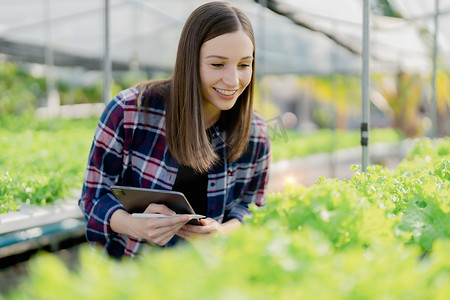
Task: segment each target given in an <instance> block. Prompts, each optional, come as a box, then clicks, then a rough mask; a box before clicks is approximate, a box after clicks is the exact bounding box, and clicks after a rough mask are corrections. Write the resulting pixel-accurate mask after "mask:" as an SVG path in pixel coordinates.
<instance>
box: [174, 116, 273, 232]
mask: <svg viewBox="0 0 450 300" xmlns="http://www.w3.org/2000/svg"><path fill="white" fill-rule="evenodd" d="M258 126H259V128H260V130H257V131H258V132H259V133H258V134H254V135H253V136H252V137H251V143H253V144H251V145H250V146H251V147H250V150H251V152H250V155H249V156H247V157H249V159H248V160H249V161H251V162H252V165H253V171H252V172H251V173H250V174H251V175H250V176H251V178H249V182H248V184H247V187H246V188H245V192H244V193H243V195H242V196H241V198H240V201H239V203H238V204H236V205H235V206H234V207H233V208H232V209H231V210H230V211H229V212H228V214H226V215H225V217H226V219H225V222H224V223H222V224H220V223H218V222H217V221H215V220H214V219H212V218H207V219H204V220H201V222H202V225H203V226H195V225H185V226H184V227H183V228H182V229H180V231H179V232H178V233H177V235H179V236H181V237H183V238H185V239H189V238H191V237H192V236H195V235H209V234H211V233H213V232H219V233H227V232H229V231H231V230H233V229H236V228H238V227H240V226H241V225H242V223H244V217H245V216H246V215H249V214H250V211H249V209H248V206H249V205H250V204H251V203H252V202H254V203H255V204H256V205H258V206H261V205H264V203H265V199H264V193H265V187H266V185H267V182H268V172H269V164H270V160H271V150H270V139H269V135H268V132H267V128H266V127H265V125H264V123H259V125H258Z"/></svg>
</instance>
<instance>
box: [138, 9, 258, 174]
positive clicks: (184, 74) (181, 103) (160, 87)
mask: <svg viewBox="0 0 450 300" xmlns="http://www.w3.org/2000/svg"><path fill="white" fill-rule="evenodd" d="M238 30H243V31H244V32H245V33H246V34H247V35H248V36H249V38H250V39H251V41H252V43H253V57H255V37H254V33H253V28H252V25H251V23H250V20H249V19H248V17H247V16H246V15H245V14H244V13H243V12H242V11H241V10H239V9H238V8H235V7H233V6H231V5H230V4H229V3H227V2H210V3H206V4H204V5H202V6H200V7H198V8H197V9H196V10H194V11H193V12H192V13H191V15H190V16H189V18H188V19H187V21H186V23H185V25H184V27H183V30H182V32H181V37H180V40H179V43H178V51H177V58H176V62H175V69H174V73H173V76H172V77H171V78H170V79H167V80H158V81H147V82H144V83H141V84H139V85H138V87H139V88H140V93H139V95H138V99H141V98H142V96H143V95H144V94H146V95H147V97H146V98H147V99H146V100H145V101H143V103H142V106H143V107H145V106H148V101H147V100H148V96H149V95H150V91H155V92H156V93H158V94H160V95H161V96H162V97H164V98H165V100H166V123H165V126H166V143H167V146H168V148H169V151H170V152H171V154H172V155H173V156H174V158H175V159H176V160H177V161H178V162H179V163H180V164H182V165H185V166H190V167H192V168H193V169H194V170H196V171H197V172H206V171H208V170H209V169H210V168H211V167H212V165H213V164H215V163H216V162H218V161H219V159H220V158H219V157H218V155H217V154H216V153H215V152H214V149H213V147H212V145H211V143H210V141H209V139H208V136H207V134H206V128H205V125H204V116H203V103H204V98H203V96H202V90H201V82H200V71H199V56H200V47H201V46H202V44H203V43H205V42H207V41H209V40H211V39H213V38H215V37H217V36H219V35H222V34H226V33H231V32H235V31H238ZM254 79H255V63H254V60H253V63H252V78H251V81H250V83H249V85H248V86H247V88H246V89H245V90H244V91H243V92H242V94H241V95H240V96H239V98H238V99H237V101H236V103H235V105H234V106H233V107H232V108H231V109H230V110H227V111H222V113H221V121H222V124H223V125H224V128H225V129H226V144H227V159H228V160H230V161H236V160H237V159H238V158H239V157H240V156H241V155H242V154H243V152H244V151H245V149H246V146H247V144H248V139H249V135H250V122H251V114H252V107H253V90H254Z"/></svg>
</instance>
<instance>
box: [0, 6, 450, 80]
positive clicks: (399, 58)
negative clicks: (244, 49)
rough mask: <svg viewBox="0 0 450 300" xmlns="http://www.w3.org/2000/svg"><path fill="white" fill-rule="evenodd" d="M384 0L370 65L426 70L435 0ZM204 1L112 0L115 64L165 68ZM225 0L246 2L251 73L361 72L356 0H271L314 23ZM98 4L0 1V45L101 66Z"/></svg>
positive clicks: (449, 58) (445, 37)
mask: <svg viewBox="0 0 450 300" xmlns="http://www.w3.org/2000/svg"><path fill="white" fill-rule="evenodd" d="M389 1H390V3H391V4H392V5H393V7H395V8H396V9H397V10H398V11H399V12H400V13H401V14H402V16H403V17H404V18H405V19H398V18H387V17H381V16H371V18H370V19H371V26H370V29H371V35H370V47H371V50H370V53H371V57H372V62H371V69H372V70H373V71H375V72H376V71H393V72H397V71H405V72H421V73H427V72H430V70H431V54H430V53H431V45H430V43H429V42H428V41H429V37H427V35H426V34H425V35H423V34H421V32H422V33H423V32H424V30H425V32H426V31H428V32H431V33H432V32H433V22H432V21H433V20H432V18H433V13H434V2H435V0H389ZM204 2H207V1H195V0H111V1H110V7H111V22H110V23H111V28H110V32H111V58H112V60H113V68H114V69H115V70H118V69H128V68H130V67H131V68H133V67H140V68H145V69H151V70H165V71H171V70H172V68H173V63H174V58H175V53H176V47H177V41H178V37H179V34H180V32H181V28H182V26H183V24H184V21H185V20H186V18H187V16H188V15H189V13H190V12H191V11H192V10H193V9H195V8H196V7H197V6H199V5H200V4H202V3H204ZM229 2H231V3H232V4H234V5H236V6H238V7H239V8H241V9H242V10H244V12H245V13H246V14H247V15H248V16H249V17H250V19H251V21H252V24H253V26H254V28H255V33H256V40H257V49H256V50H257V58H256V59H257V72H258V73H271V74H274V73H275V74H279V73H283V74H286V73H299V74H307V73H315V74H324V73H332V72H360V69H361V63H360V58H359V57H358V54H353V53H351V51H348V50H347V49H351V50H352V51H353V52H355V53H360V52H361V48H362V1H361V0H340V1H329V0H272V1H269V2H270V5H274V6H276V7H277V8H278V9H279V10H280V11H283V12H285V13H286V14H289V17H290V18H291V19H292V20H297V21H299V22H298V23H302V24H305V25H307V27H309V28H311V29H313V30H309V29H305V28H303V27H301V26H298V25H296V24H294V22H292V21H290V20H288V19H287V18H285V17H283V16H280V15H277V14H276V13H274V12H273V11H270V10H269V9H266V8H264V7H262V6H261V5H260V4H258V3H257V1H250V0H235V1H229ZM449 2H450V1H449V0H440V3H441V4H440V9H441V12H442V14H441V15H440V17H439V22H440V33H439V35H438V41H439V42H438V44H439V47H440V48H439V53H440V55H441V57H442V58H443V63H444V64H446V65H448V64H449V62H450V35H449V34H447V32H448V30H450V29H449V28H450V26H449V25H450V24H448V23H449V22H450V17H449V16H448V13H449V11H450V5H449ZM103 10H104V1H103V0H77V1H70V0H40V1H37V0H0V52H2V53H5V54H7V55H8V56H10V57H12V58H15V59H19V60H24V61H31V62H40V63H44V62H45V59H44V58H45V50H46V49H47V50H49V49H50V50H52V52H53V53H54V63H55V64H56V65H79V66H84V67H87V68H90V69H99V70H101V65H102V56H103V51H104V50H103V32H104V26H103ZM441 30H442V31H441ZM327 36H328V37H327ZM329 37H331V38H332V39H334V40H335V41H337V42H338V43H336V42H334V41H332V40H331V39H330V38H329ZM338 44H341V45H345V46H346V47H341V46H339V45H338ZM346 48H347V49H346Z"/></svg>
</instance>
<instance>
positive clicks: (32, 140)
mask: <svg viewBox="0 0 450 300" xmlns="http://www.w3.org/2000/svg"><path fill="white" fill-rule="evenodd" d="M96 122H97V121H96V120H95V119H86V120H49V121H37V120H35V119H32V118H30V119H26V118H3V119H2V120H0V123H2V125H3V126H1V127H0V149H2V150H1V151H0V213H7V212H9V211H14V210H18V209H20V207H21V206H22V205H23V203H26V204H38V205H44V204H48V203H52V202H54V201H56V200H63V199H64V198H66V197H68V196H73V192H74V189H77V190H80V189H81V184H82V182H83V176H84V171H85V168H86V162H87V157H88V154H89V148H90V144H91V142H92V137H93V135H94V130H95V126H96Z"/></svg>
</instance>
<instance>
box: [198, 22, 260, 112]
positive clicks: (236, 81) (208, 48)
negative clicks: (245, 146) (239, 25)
mask: <svg viewBox="0 0 450 300" xmlns="http://www.w3.org/2000/svg"><path fill="white" fill-rule="evenodd" d="M252 63H253V43H252V41H251V39H250V38H249V37H248V36H247V34H246V33H245V32H244V31H242V30H239V31H235V32H232V33H226V34H223V35H219V36H217V37H215V38H213V39H211V40H209V41H207V42H205V43H203V45H202V46H201V48H200V80H201V87H202V93H203V97H204V98H205V100H206V101H205V103H204V112H205V114H206V118H207V119H208V120H212V121H216V120H214V119H216V118H217V119H218V117H219V116H220V112H221V111H222V110H228V109H230V108H232V107H233V105H234V104H235V103H236V100H237V99H238V97H239V95H240V94H242V92H243V91H244V90H245V88H246V87H247V86H248V84H249V83H250V81H251V78H252Z"/></svg>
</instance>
